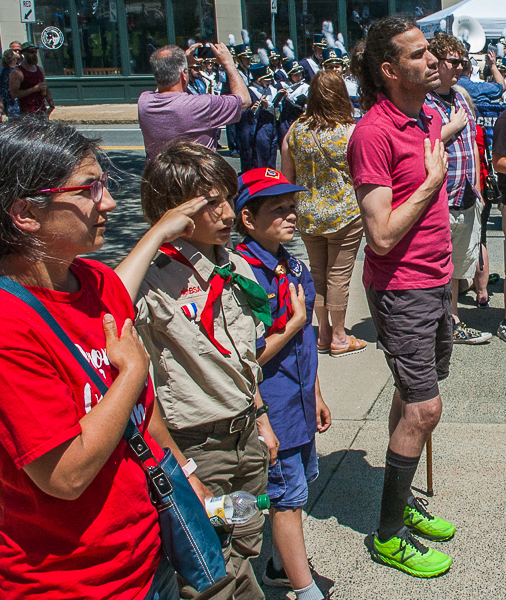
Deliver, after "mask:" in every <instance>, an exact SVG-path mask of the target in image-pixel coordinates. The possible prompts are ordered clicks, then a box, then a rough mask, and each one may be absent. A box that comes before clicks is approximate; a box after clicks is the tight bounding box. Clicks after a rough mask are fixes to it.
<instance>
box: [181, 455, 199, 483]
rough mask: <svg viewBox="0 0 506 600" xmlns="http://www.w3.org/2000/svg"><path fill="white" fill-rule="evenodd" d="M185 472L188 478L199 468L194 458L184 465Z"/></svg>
mask: <svg viewBox="0 0 506 600" xmlns="http://www.w3.org/2000/svg"><path fill="white" fill-rule="evenodd" d="M182 469H183V473H184V474H185V475H186V479H188V477H190V475H191V474H192V473H195V471H196V470H197V463H196V462H195V461H194V460H193V458H190V459H188V462H187V463H186V464H185V466H184V467H182Z"/></svg>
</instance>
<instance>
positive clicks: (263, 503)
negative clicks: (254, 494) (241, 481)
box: [257, 494, 271, 510]
mask: <svg viewBox="0 0 506 600" xmlns="http://www.w3.org/2000/svg"><path fill="white" fill-rule="evenodd" d="M257 506H258V510H264V509H266V508H270V507H271V501H270V500H269V496H267V494H265V495H263V496H258V498H257Z"/></svg>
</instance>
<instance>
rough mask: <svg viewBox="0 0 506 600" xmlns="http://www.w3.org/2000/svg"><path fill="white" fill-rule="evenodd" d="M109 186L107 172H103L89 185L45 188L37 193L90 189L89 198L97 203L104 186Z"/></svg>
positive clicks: (106, 187)
mask: <svg viewBox="0 0 506 600" xmlns="http://www.w3.org/2000/svg"><path fill="white" fill-rule="evenodd" d="M108 187H109V174H108V173H106V172H104V173H102V177H101V178H100V179H95V181H92V182H91V183H90V184H89V185H77V186H74V187H61V188H52V189H47V190H40V191H38V192H36V193H37V194H61V193H63V192H77V191H78V190H90V193H91V199H92V200H93V202H94V203H95V204H98V203H99V202H100V200H102V196H103V195H104V188H105V189H106V190H107V189H108Z"/></svg>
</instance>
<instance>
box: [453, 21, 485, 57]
mask: <svg viewBox="0 0 506 600" xmlns="http://www.w3.org/2000/svg"><path fill="white" fill-rule="evenodd" d="M452 33H453V35H454V36H455V37H456V38H459V39H461V40H462V41H464V42H467V43H468V44H469V46H470V48H469V52H471V53H472V54H474V53H476V52H480V50H483V46H484V45H485V41H486V37H485V31H484V29H483V27H482V26H481V25H480V23H479V22H478V21H477V20H476V19H475V18H474V17H455V20H454V21H453V27H452Z"/></svg>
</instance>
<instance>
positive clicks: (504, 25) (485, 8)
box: [417, 0, 506, 39]
mask: <svg viewBox="0 0 506 600" xmlns="http://www.w3.org/2000/svg"><path fill="white" fill-rule="evenodd" d="M450 15H453V16H454V17H455V18H456V19H457V18H458V17H464V16H465V17H473V18H475V19H476V20H477V21H478V22H479V23H480V25H481V26H482V27H483V29H484V30H485V35H486V36H487V38H492V39H497V38H500V37H502V36H503V30H504V29H506V0H463V2H459V3H458V4H454V5H453V6H449V7H448V8H445V9H444V10H440V11H439V12H437V13H434V14H432V15H428V16H427V17H424V18H423V19H420V20H418V21H417V23H418V26H419V27H420V29H421V31H422V33H423V34H424V35H425V37H427V38H431V37H433V36H434V33H435V32H436V31H441V25H440V23H441V19H445V18H446V17H448V16H450Z"/></svg>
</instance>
